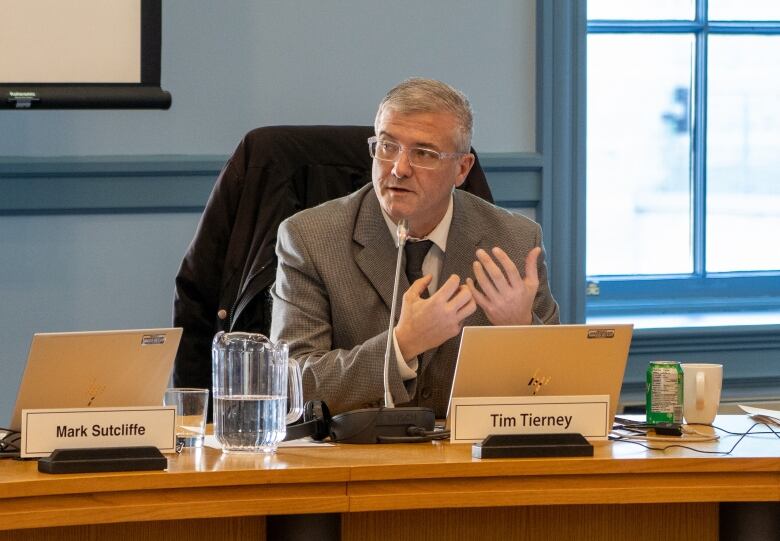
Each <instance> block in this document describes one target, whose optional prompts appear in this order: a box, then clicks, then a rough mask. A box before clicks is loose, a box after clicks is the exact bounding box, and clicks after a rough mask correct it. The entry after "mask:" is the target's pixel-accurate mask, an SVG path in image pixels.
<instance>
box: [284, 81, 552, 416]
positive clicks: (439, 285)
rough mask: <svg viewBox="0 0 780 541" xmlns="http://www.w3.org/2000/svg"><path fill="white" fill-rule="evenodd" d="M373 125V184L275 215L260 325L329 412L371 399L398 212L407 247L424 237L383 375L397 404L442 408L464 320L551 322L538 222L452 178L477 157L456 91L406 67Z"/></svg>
mask: <svg viewBox="0 0 780 541" xmlns="http://www.w3.org/2000/svg"><path fill="white" fill-rule="evenodd" d="M374 127H375V131H376V136H375V137H372V138H371V139H370V140H369V149H370V152H371V156H372V157H373V158H374V161H373V167H372V181H373V182H372V184H371V185H367V186H365V187H363V188H362V189H360V190H358V191H357V192H355V193H353V194H351V195H349V196H347V197H344V198H341V199H336V200H333V201H330V202H327V203H325V204H323V205H320V206H318V207H315V208H312V209H307V210H304V211H302V212H299V213H298V214H296V215H294V216H292V217H291V218H289V219H288V220H286V221H285V222H283V223H282V225H281V226H280V228H279V234H278V241H277V248H276V251H277V255H278V258H279V266H278V268H277V275H276V283H275V285H274V287H273V289H272V294H273V300H274V303H273V317H272V326H271V338H272V340H285V341H287V342H288V343H289V345H290V355H291V356H292V357H293V358H295V359H297V360H298V361H299V362H300V363H301V365H302V368H303V385H304V396H305V398H306V399H307V400H310V399H315V398H316V399H321V400H324V401H325V402H326V403H327V404H328V406H329V407H330V409H331V411H332V412H334V413H335V412H339V411H345V410H349V409H354V408H359V407H369V406H376V405H379V404H380V402H381V400H382V396H383V394H384V389H383V366H384V353H385V346H386V343H387V340H388V336H387V332H388V330H387V329H388V325H389V316H390V304H391V302H392V294H393V277H394V273H393V271H394V269H395V258H396V250H397V249H396V244H395V242H396V224H397V223H398V222H399V220H401V219H406V220H407V222H408V226H409V242H408V243H407V248H409V247H410V243H414V242H417V241H432V242H427V243H426V244H425V245H426V246H427V245H430V249H428V250H427V255H425V256H424V259H423V260H422V271H421V272H422V277H421V278H418V279H415V280H414V281H413V283H411V284H410V283H409V280H408V279H407V278H406V276H403V275H402V277H401V285H400V289H401V291H405V293H404V294H403V298H402V300H401V305H400V315H399V316H398V320H397V324H396V325H395V327H394V329H393V336H392V356H391V366H390V376H389V385H390V390H391V393H392V395H393V398H394V401H395V403H396V404H398V405H418V406H423V407H430V408H432V409H433V410H434V412H435V414H436V416H437V417H444V415H445V414H446V409H447V402H448V400H449V394H450V389H451V386H452V378H453V372H454V368H455V361H456V357H457V352H458V345H459V342H460V331H461V329H462V327H463V326H464V325H491V324H492V325H527V324H532V323H535V324H547V323H558V320H559V318H558V305H557V304H556V302H555V300H554V299H553V297H552V294H551V293H550V289H549V286H548V282H547V269H546V266H545V263H544V256H543V249H542V235H541V229H540V228H539V225H538V224H536V223H535V222H533V221H531V220H529V219H527V218H524V217H522V216H520V215H517V214H513V213H510V212H508V211H506V210H503V209H500V208H498V207H495V206H494V205H491V204H490V203H487V202H485V201H483V200H482V199H479V198H478V197H476V196H473V195H471V194H468V193H465V192H463V191H462V190H457V191H456V190H455V188H456V187H457V186H459V185H460V184H461V183H463V181H464V180H465V178H466V176H467V175H468V172H469V170H470V169H471V166H472V165H473V163H474V155H473V154H471V153H469V149H470V148H471V133H472V114H471V108H470V106H469V103H468V101H467V100H466V98H465V96H463V94H461V93H460V92H459V91H457V90H455V89H454V88H452V87H450V86H448V85H446V84H444V83H441V82H439V81H432V80H427V79H409V80H407V81H404V82H403V83H401V84H399V85H398V86H396V87H395V88H393V89H392V90H391V91H390V92H389V93H388V94H387V96H385V98H384V99H383V101H382V103H381V104H380V106H379V110H378V112H377V116H376V120H375V123H374ZM420 246H422V245H420ZM424 250H425V249H423V251H424ZM407 253H408V252H407ZM409 257H410V258H411V257H412V256H409ZM519 268H522V269H523V272H521V271H520V270H519ZM472 275H473V278H472V277H471V276H472ZM464 278H465V280H464ZM487 362H489V359H486V363H487ZM486 369H487V370H489V366H486Z"/></svg>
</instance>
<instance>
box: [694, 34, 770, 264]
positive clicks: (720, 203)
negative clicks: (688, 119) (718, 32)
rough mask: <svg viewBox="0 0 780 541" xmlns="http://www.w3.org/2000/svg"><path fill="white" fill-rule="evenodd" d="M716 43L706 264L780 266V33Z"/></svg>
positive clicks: (711, 85) (709, 133) (713, 42)
mask: <svg viewBox="0 0 780 541" xmlns="http://www.w3.org/2000/svg"><path fill="white" fill-rule="evenodd" d="M709 45H710V47H709V74H708V80H709V86H708V93H709V112H708V117H707V136H708V139H707V141H708V143H707V238H708V241H707V270H708V271H709V272H720V271H745V270H774V269H780V248H777V246H778V244H777V234H778V232H779V231H780V181H778V178H780V100H778V97H780V72H778V70H777V62H778V60H777V59H778V58H780V36H711V37H710V42H709ZM767 239H773V242H774V245H773V244H771V243H770V244H767V243H766V241H767ZM771 246H774V248H773V249H772V248H770V247H771Z"/></svg>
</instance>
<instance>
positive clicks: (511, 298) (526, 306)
mask: <svg viewBox="0 0 780 541" xmlns="http://www.w3.org/2000/svg"><path fill="white" fill-rule="evenodd" d="M491 251H492V252H493V256H494V257H495V260H494V259H493V257H490V255H489V254H488V253H487V252H486V251H485V250H483V249H481V248H480V249H479V250H477V260H476V261H474V276H476V278H477V283H478V284H479V289H477V287H476V284H475V283H474V280H472V279H471V278H467V279H466V285H467V286H468V288H469V290H471V294H472V296H473V297H474V300H475V301H476V302H477V305H479V307H480V308H482V310H483V311H484V312H485V315H486V316H487V318H488V320H490V322H491V323H492V324H493V325H530V324H531V322H532V321H533V316H532V309H533V304H534V299H535V298H536V292H537V290H538V289H539V274H538V272H537V270H536V262H537V260H538V259H539V254H541V253H542V249H541V248H540V247H539V246H537V247H535V248H534V249H533V250H531V251H530V252H528V256H527V257H526V259H525V278H523V277H522V276H520V272H519V271H518V270H517V266H516V265H515V264H514V262H513V261H512V260H511V259H510V258H509V256H508V255H506V252H504V250H502V249H501V248H499V247H495V248H493V249H492V250H491ZM496 262H498V264H497V263H496ZM499 264H500V265H501V267H499ZM480 290H481V291H480Z"/></svg>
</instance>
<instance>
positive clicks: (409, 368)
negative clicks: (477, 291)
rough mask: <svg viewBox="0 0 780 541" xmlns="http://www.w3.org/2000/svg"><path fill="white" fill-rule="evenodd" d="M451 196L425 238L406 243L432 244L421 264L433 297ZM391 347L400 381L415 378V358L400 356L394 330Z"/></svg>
mask: <svg viewBox="0 0 780 541" xmlns="http://www.w3.org/2000/svg"><path fill="white" fill-rule="evenodd" d="M452 208H453V205H452V196H450V204H449V205H448V206H447V212H445V213H444V217H443V218H442V219H441V221H440V222H439V223H438V225H437V226H436V227H434V228H433V231H431V232H430V233H429V234H428V235H427V236H425V237H423V238H421V239H417V238H414V237H411V236H410V237H409V238H408V239H407V241H406V242H415V241H420V240H430V241H431V242H433V244H432V245H431V248H430V250H428V253H427V254H426V255H425V259H423V264H422V273H423V276H424V275H426V274H430V275H431V276H432V278H433V279H432V280H431V283H430V284H429V285H428V293H429V294H431V295H433V293H435V292H436V290H437V289H438V288H439V279H440V278H441V269H442V267H443V266H444V252H446V251H447V237H448V236H449V234H450V225H451V224H452ZM382 215H383V216H384V218H385V222H386V223H387V227H388V229H389V230H390V234H391V235H392V236H393V238H394V239H396V245H397V242H398V241H397V236H396V224H395V223H393V220H392V219H391V218H390V216H389V215H388V214H387V213H386V212H385V211H384V209H383V210H382ZM393 347H394V348H395V358H396V361H397V363H398V371H399V372H400V374H401V379H403V380H404V381H406V380H409V379H412V378H416V377H417V366H418V360H417V357H416V356H415V357H414V358H413V359H409V360H405V359H404V358H403V356H402V355H401V348H399V347H398V340H397V339H396V337H395V329H393Z"/></svg>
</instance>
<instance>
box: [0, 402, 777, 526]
mask: <svg viewBox="0 0 780 541" xmlns="http://www.w3.org/2000/svg"><path fill="white" fill-rule="evenodd" d="M716 424H717V425H718V426H723V427H724V428H728V429H730V430H733V431H738V430H745V429H746V428H748V427H749V426H750V424H751V423H750V421H749V419H747V418H745V417H741V416H725V417H719V418H718V420H717V421H716ZM736 439H737V437H736V436H724V437H722V438H721V440H720V441H719V442H713V443H696V444H692V446H694V447H696V448H698V449H703V450H709V451H716V450H721V451H722V450H728V449H730V448H731V446H732V445H733V444H734V442H735V441H736ZM724 501H732V502H778V501H780V439H778V438H777V437H775V436H773V435H771V434H769V435H767V434H764V435H755V436H749V437H747V438H745V439H744V440H742V442H741V443H740V445H739V446H738V447H737V449H736V450H735V451H734V453H733V454H732V455H730V456H722V455H701V454H698V453H694V452H692V451H688V450H684V449H679V448H677V449H669V450H667V451H666V452H657V451H648V450H645V449H643V448H642V447H639V446H637V445H634V444H631V443H624V442H615V443H612V442H605V443H602V444H597V448H596V452H595V456H594V457H593V458H567V459H523V460H482V461H480V460H476V459H472V458H471V447H470V446H469V445H450V444H449V443H430V444H398V445H381V446H377V445H371V446H348V445H337V446H332V447H320V448H285V449H281V450H279V452H278V453H277V454H276V455H274V456H262V455H246V456H241V455H227V454H222V453H220V452H219V451H217V450H214V449H201V450H196V449H188V450H185V451H184V452H183V453H182V454H181V455H179V456H171V457H170V458H169V468H168V471H166V472H133V473H105V474H70V475H47V474H41V473H38V471H37V465H36V463H35V462H32V461H30V462H20V461H12V460H3V461H0V529H4V530H9V531H5V532H3V534H2V536H3V538H4V539H31V540H34V539H102V538H108V536H111V539H143V540H144V541H152V540H155V539H163V538H166V539H171V538H174V537H175V538H176V539H183V538H188V536H194V537H190V538H193V539H194V538H197V539H211V538H219V539H247V538H252V539H258V538H259V539H262V538H263V537H264V528H265V521H264V516H265V515H269V514H293V513H325V512H327V513H343V517H342V535H343V537H344V538H345V539H360V540H366V539H475V538H476V539H487V538H492V539H564V538H569V539H577V538H587V539H609V538H614V539H619V538H621V537H622V536H624V535H626V534H627V532H631V536H630V537H631V538H632V539H686V540H692V539H716V538H717V528H718V502H724Z"/></svg>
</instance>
